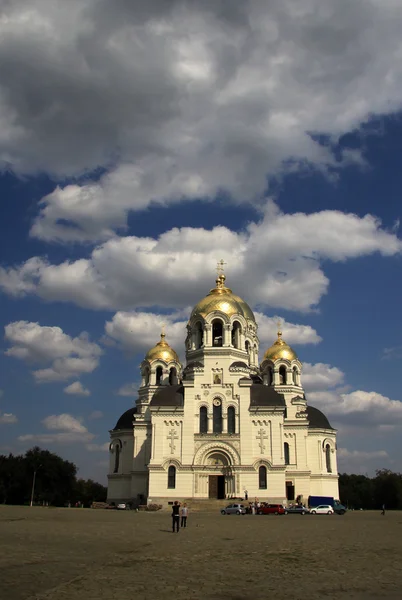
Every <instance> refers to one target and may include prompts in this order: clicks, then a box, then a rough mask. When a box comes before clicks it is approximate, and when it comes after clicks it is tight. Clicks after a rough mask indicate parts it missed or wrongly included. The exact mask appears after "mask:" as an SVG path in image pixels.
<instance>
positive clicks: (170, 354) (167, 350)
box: [145, 333, 180, 363]
mask: <svg viewBox="0 0 402 600" xmlns="http://www.w3.org/2000/svg"><path fill="white" fill-rule="evenodd" d="M165 337H166V335H165V334H164V333H161V339H160V341H159V342H158V343H157V344H155V346H154V347H153V348H151V349H150V350H148V352H147V353H146V355H145V360H148V361H149V362H152V361H153V360H163V361H164V362H165V363H169V362H172V361H175V362H180V361H179V357H178V356H177V354H176V352H175V351H174V350H173V348H171V347H170V346H169V344H168V343H167V342H166V341H165Z"/></svg>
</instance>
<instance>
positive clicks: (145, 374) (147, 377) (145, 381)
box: [144, 367, 149, 385]
mask: <svg viewBox="0 0 402 600" xmlns="http://www.w3.org/2000/svg"><path fill="white" fill-rule="evenodd" d="M144 385H149V369H148V367H147V368H146V369H145V371H144Z"/></svg>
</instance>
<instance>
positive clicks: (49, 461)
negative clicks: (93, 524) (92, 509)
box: [0, 447, 107, 506]
mask: <svg viewBox="0 0 402 600" xmlns="http://www.w3.org/2000/svg"><path fill="white" fill-rule="evenodd" d="M33 488H34V494H33V502H34V503H35V504H48V505H50V506H68V505H69V504H71V506H75V505H76V504H77V503H79V504H83V505H84V506H90V505H91V504H92V502H94V501H98V502H103V501H105V500H106V493H107V489H106V487H105V486H103V485H101V484H100V483H97V482H96V481H92V480H91V479H87V480H84V479H77V467H76V465H75V464H74V463H72V462H69V461H68V460H64V459H62V458H61V457H60V456H58V455H57V454H53V453H52V452H49V451H48V450H41V449H40V448H38V447H35V448H31V449H30V450H28V451H27V452H26V453H25V454H24V455H17V456H14V455H13V454H9V455H8V456H4V455H0V503H1V504H29V503H30V502H31V496H32V491H33Z"/></svg>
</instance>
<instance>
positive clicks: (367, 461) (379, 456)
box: [337, 448, 392, 474]
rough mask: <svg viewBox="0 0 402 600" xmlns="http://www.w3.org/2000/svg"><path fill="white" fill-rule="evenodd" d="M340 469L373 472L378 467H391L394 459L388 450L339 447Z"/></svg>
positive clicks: (354, 471) (343, 470)
mask: <svg viewBox="0 0 402 600" xmlns="http://www.w3.org/2000/svg"><path fill="white" fill-rule="evenodd" d="M337 459H338V471H339V472H340V473H343V472H348V473H360V474H367V473H372V472H373V471H375V470H376V469H383V468H385V467H390V466H391V463H392V460H391V459H390V456H389V454H388V452H387V451H386V450H348V449H347V448H338V451H337Z"/></svg>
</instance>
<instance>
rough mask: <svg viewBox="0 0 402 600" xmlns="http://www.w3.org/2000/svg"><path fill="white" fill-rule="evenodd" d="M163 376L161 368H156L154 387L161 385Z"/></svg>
mask: <svg viewBox="0 0 402 600" xmlns="http://www.w3.org/2000/svg"><path fill="white" fill-rule="evenodd" d="M162 376H163V369H162V367H156V385H161V383H162Z"/></svg>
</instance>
